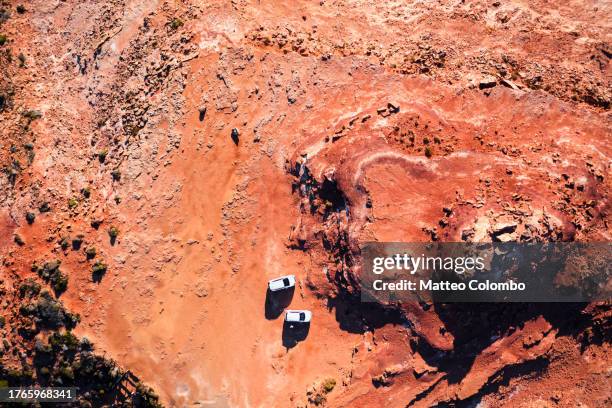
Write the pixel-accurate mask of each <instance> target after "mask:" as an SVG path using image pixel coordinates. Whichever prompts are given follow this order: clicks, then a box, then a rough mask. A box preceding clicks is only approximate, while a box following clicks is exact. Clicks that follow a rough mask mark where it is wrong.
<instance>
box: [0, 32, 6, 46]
mask: <svg viewBox="0 0 612 408" xmlns="http://www.w3.org/2000/svg"><path fill="white" fill-rule="evenodd" d="M7 41H8V37H7V36H6V34H0V46H2V45H4V44H6V42H7Z"/></svg>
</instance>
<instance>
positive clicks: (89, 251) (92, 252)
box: [85, 247, 98, 259]
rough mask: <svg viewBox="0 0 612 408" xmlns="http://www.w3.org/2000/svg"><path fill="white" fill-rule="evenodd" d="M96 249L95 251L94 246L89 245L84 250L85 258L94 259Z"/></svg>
mask: <svg viewBox="0 0 612 408" xmlns="http://www.w3.org/2000/svg"><path fill="white" fill-rule="evenodd" d="M97 252H98V251H96V248H95V247H89V248H87V249H86V250H85V255H86V256H87V259H94V258H95V257H96V254H97Z"/></svg>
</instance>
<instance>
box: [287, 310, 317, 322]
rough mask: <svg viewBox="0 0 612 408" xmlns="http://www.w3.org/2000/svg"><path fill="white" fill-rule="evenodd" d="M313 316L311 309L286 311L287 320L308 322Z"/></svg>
mask: <svg viewBox="0 0 612 408" xmlns="http://www.w3.org/2000/svg"><path fill="white" fill-rule="evenodd" d="M311 318H312V312H311V311H310V310H287V312H286V313H285V321H286V322H292V323H308V322H310V319H311Z"/></svg>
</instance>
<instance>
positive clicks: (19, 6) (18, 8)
mask: <svg viewBox="0 0 612 408" xmlns="http://www.w3.org/2000/svg"><path fill="white" fill-rule="evenodd" d="M25 12H26V8H25V7H24V6H23V4H20V5H18V6H17V13H19V14H23V13H25Z"/></svg>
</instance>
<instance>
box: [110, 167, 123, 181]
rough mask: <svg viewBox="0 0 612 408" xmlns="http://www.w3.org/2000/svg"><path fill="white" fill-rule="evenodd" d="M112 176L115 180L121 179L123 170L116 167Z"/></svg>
mask: <svg viewBox="0 0 612 408" xmlns="http://www.w3.org/2000/svg"><path fill="white" fill-rule="evenodd" d="M111 176H113V180H114V181H119V180H121V171H120V170H119V169H115V170H113V171H112V172H111Z"/></svg>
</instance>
